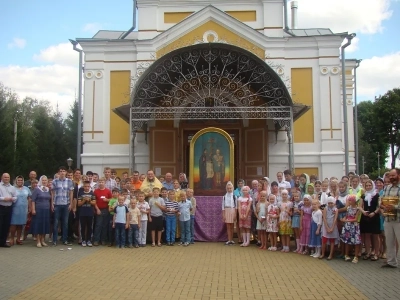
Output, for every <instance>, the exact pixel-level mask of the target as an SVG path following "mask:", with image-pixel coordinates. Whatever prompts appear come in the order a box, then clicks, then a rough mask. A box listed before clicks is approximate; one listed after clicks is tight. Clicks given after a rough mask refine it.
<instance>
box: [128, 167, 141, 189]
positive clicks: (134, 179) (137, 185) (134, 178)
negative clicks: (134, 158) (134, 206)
mask: <svg viewBox="0 0 400 300" xmlns="http://www.w3.org/2000/svg"><path fill="white" fill-rule="evenodd" d="M131 183H132V185H133V186H134V187H135V190H140V187H141V185H142V182H141V181H140V180H139V171H133V175H132V181H131Z"/></svg>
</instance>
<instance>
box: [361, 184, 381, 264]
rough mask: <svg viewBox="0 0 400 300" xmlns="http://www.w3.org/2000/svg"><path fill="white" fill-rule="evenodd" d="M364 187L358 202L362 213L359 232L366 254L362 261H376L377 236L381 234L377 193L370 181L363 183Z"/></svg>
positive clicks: (377, 249)
mask: <svg viewBox="0 0 400 300" xmlns="http://www.w3.org/2000/svg"><path fill="white" fill-rule="evenodd" d="M364 187H365V191H362V195H361V201H360V210H361V213H362V215H361V221H360V232H361V240H362V241H363V243H364V245H365V252H366V254H365V255H364V257H363V259H364V260H367V259H371V260H372V261H377V260H378V253H379V234H380V233H381V224H380V217H379V205H378V204H379V193H377V192H376V190H375V184H374V183H373V181H372V180H371V179H367V180H366V181H365V184H364ZM371 243H372V245H371Z"/></svg>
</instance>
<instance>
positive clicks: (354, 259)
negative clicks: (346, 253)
mask: <svg viewBox="0 0 400 300" xmlns="http://www.w3.org/2000/svg"><path fill="white" fill-rule="evenodd" d="M351 262H352V263H353V264H356V263H358V257H357V256H355V257H354V258H353V260H352V261H351Z"/></svg>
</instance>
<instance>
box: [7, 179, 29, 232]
mask: <svg viewBox="0 0 400 300" xmlns="http://www.w3.org/2000/svg"><path fill="white" fill-rule="evenodd" d="M15 190H16V192H17V193H16V194H17V201H16V202H15V203H14V204H13V208H12V216H11V225H25V224H26V220H27V218H28V197H30V196H31V195H32V193H31V190H30V189H29V188H27V187H26V186H23V187H22V188H21V189H20V188H18V187H16V188H15Z"/></svg>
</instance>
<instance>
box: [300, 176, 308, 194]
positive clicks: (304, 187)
mask: <svg viewBox="0 0 400 300" xmlns="http://www.w3.org/2000/svg"><path fill="white" fill-rule="evenodd" d="M301 175H304V176H305V177H306V183H305V184H304V185H303V184H301V182H300V181H299V182H300V185H299V188H300V192H301V193H302V194H303V195H305V194H307V190H306V188H307V185H308V184H310V176H308V174H306V173H303V174H301ZM301 175H300V177H303V176H301Z"/></svg>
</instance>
